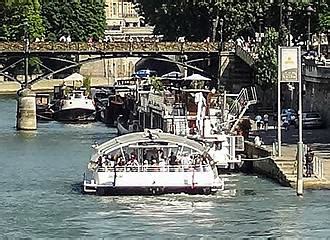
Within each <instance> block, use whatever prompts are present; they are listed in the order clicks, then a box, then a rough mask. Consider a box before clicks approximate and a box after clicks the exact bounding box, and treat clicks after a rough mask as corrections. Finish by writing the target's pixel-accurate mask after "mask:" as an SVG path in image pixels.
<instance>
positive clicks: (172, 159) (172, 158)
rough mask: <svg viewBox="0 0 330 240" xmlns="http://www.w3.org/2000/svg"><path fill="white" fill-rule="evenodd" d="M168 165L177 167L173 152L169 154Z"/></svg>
mask: <svg viewBox="0 0 330 240" xmlns="http://www.w3.org/2000/svg"><path fill="white" fill-rule="evenodd" d="M169 163H170V165H177V159H176V156H175V155H174V153H173V152H171V156H170V162H169Z"/></svg>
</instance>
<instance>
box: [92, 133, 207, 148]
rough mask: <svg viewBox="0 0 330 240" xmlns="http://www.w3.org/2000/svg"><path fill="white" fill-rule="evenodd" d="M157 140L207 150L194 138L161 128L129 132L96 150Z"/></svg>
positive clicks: (98, 146) (152, 142) (153, 142)
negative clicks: (164, 130) (171, 132)
mask: <svg viewBox="0 0 330 240" xmlns="http://www.w3.org/2000/svg"><path fill="white" fill-rule="evenodd" d="M148 131H150V132H151V134H152V135H151V137H150V136H149V133H148ZM157 142H166V143H168V144H171V145H172V146H173V145H177V146H183V147H188V148H190V149H193V150H195V151H196V152H198V153H200V154H203V153H204V152H205V147H204V146H203V145H202V144H200V143H198V142H196V141H194V140H191V139H188V138H185V137H182V136H177V135H174V134H170V133H164V132H161V130H149V129H146V130H145V131H144V132H135V133H129V134H125V135H122V136H119V137H116V138H113V139H111V140H109V141H107V142H105V143H102V144H100V145H97V146H96V147H95V150H96V151H98V152H99V153H104V154H107V153H110V152H112V151H114V150H116V149H119V148H121V147H124V146H129V145H133V146H136V145H137V144H138V143H151V144H156V143H157ZM152 146H154V145H152ZM156 146H158V147H159V146H160V145H156ZM164 147H166V145H164Z"/></svg>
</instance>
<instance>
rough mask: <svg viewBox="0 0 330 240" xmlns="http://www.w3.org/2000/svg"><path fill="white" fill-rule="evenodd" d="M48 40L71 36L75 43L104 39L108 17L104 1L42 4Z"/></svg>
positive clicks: (67, 0) (64, 0)
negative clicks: (89, 39) (90, 38)
mask: <svg viewBox="0 0 330 240" xmlns="http://www.w3.org/2000/svg"><path fill="white" fill-rule="evenodd" d="M42 17H43V20H44V24H45V28H46V39H48V40H52V41H56V40H58V39H59V38H60V37H61V36H62V35H64V36H67V35H70V36H71V38H72V40H73V41H86V40H87V39H88V38H89V37H91V36H93V37H94V38H95V39H99V38H103V36H104V30H105V24H106V17H105V2H104V0H94V1H90V0H79V1H78V0H53V1H45V2H44V3H43V4H42Z"/></svg>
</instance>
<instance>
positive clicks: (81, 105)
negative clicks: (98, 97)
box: [53, 90, 96, 122]
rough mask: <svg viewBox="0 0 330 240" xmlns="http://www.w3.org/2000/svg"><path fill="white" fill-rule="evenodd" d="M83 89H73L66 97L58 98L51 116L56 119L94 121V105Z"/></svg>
mask: <svg viewBox="0 0 330 240" xmlns="http://www.w3.org/2000/svg"><path fill="white" fill-rule="evenodd" d="M84 92H85V91H84V90H73V91H72V92H70V93H69V95H68V97H66V98H64V99H60V100H58V102H57V104H55V105H56V107H55V108H54V109H55V110H54V114H53V118H54V120H56V121H68V122H78V121H94V120H95V113H96V109H95V105H94V103H93V100H92V99H90V98H88V97H87V96H86V95H85V93H84Z"/></svg>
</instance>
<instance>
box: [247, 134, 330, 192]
mask: <svg viewBox="0 0 330 240" xmlns="http://www.w3.org/2000/svg"><path fill="white" fill-rule="evenodd" d="M320 130H321V131H322V132H323V133H324V132H326V133H325V136H324V137H325V138H326V137H327V135H329V133H328V132H330V131H329V130H328V129H326V130H325V129H320ZM290 131H292V132H293V131H295V130H294V129H292V130H290ZM314 131H315V130H314ZM308 133H311V131H310V132H308ZM257 134H258V133H257ZM275 134H276V131H269V133H265V132H263V133H261V134H260V135H263V136H264V139H265V144H264V145H262V146H257V145H255V144H254V143H253V142H251V141H250V140H247V141H245V152H244V153H245V156H246V159H247V161H245V164H246V165H247V166H248V169H249V170H250V171H252V172H254V173H258V174H260V175H262V176H265V177H268V178H271V179H273V180H274V181H276V182H278V183H279V184H281V185H282V186H287V187H292V188H296V181H297V144H294V141H290V142H289V143H285V144H282V156H280V157H278V156H276V149H274V146H273V144H272V140H271V139H275ZM266 135H268V137H266ZM292 135H294V134H292ZM316 135H319V134H318V133H316ZM312 141H313V140H311V142H309V143H308V141H307V143H308V145H309V146H312V149H313V152H314V161H313V175H312V177H304V178H303V184H304V189H311V190H319V189H330V151H329V150H330V144H321V143H320V144H313V143H312ZM242 160H243V159H242ZM304 172H305V171H304Z"/></svg>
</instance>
